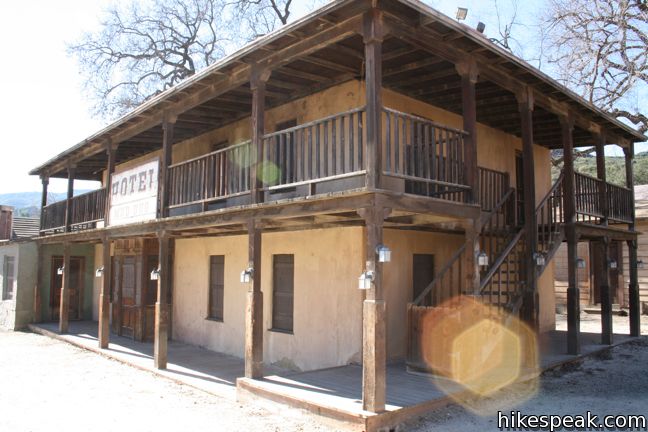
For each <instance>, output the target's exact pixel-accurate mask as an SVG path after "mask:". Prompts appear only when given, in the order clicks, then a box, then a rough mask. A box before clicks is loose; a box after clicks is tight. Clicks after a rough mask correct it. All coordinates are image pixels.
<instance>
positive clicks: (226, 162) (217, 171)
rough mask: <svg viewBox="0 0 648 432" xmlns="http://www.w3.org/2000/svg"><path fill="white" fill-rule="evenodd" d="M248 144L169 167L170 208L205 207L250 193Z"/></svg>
mask: <svg viewBox="0 0 648 432" xmlns="http://www.w3.org/2000/svg"><path fill="white" fill-rule="evenodd" d="M251 164H252V153H251V145H250V141H246V142H244V143H240V144H236V145H233V146H230V147H227V148H225V149H221V150H217V151H215V152H212V153H209V154H207V155H205V156H200V157H197V158H194V159H190V160H187V161H184V162H180V163H177V164H175V165H171V166H170V167H169V207H170V208H176V207H181V206H186V205H191V204H206V203H209V202H211V201H217V200H222V199H226V198H231V197H234V196H238V195H244V194H247V193H249V192H250V166H251Z"/></svg>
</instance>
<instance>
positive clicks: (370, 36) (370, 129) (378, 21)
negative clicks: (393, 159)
mask: <svg viewBox="0 0 648 432" xmlns="http://www.w3.org/2000/svg"><path fill="white" fill-rule="evenodd" d="M363 37H364V44H365V69H366V75H365V87H366V98H367V144H366V146H367V151H366V170H367V175H366V186H367V189H370V190H375V189H378V188H379V187H380V175H381V172H382V109H383V105H382V41H383V15H382V12H381V11H379V10H377V9H371V10H370V11H369V12H367V13H366V14H365V15H364V17H363Z"/></svg>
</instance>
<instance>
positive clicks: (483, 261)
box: [477, 251, 488, 267]
mask: <svg viewBox="0 0 648 432" xmlns="http://www.w3.org/2000/svg"><path fill="white" fill-rule="evenodd" d="M477 264H478V265H479V267H488V255H486V252H484V251H481V252H479V255H477Z"/></svg>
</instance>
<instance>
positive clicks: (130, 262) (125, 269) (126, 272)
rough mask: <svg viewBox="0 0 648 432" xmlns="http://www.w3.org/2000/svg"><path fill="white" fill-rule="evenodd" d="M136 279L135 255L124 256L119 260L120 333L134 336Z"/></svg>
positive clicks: (135, 323)
mask: <svg viewBox="0 0 648 432" xmlns="http://www.w3.org/2000/svg"><path fill="white" fill-rule="evenodd" d="M136 290H137V280H136V271H135V257H134V256H125V257H123V258H122V261H121V296H120V297H121V334H123V335H124V336H130V337H133V336H134V332H135V327H136V325H137V292H136Z"/></svg>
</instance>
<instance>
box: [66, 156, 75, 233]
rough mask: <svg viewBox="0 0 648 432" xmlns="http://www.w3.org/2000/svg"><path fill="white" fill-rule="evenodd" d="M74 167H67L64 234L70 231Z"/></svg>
mask: <svg viewBox="0 0 648 432" xmlns="http://www.w3.org/2000/svg"><path fill="white" fill-rule="evenodd" d="M75 172H76V169H75V167H74V166H70V167H68V184H67V199H66V201H65V232H70V230H71V229H72V197H73V196H74V175H75Z"/></svg>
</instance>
